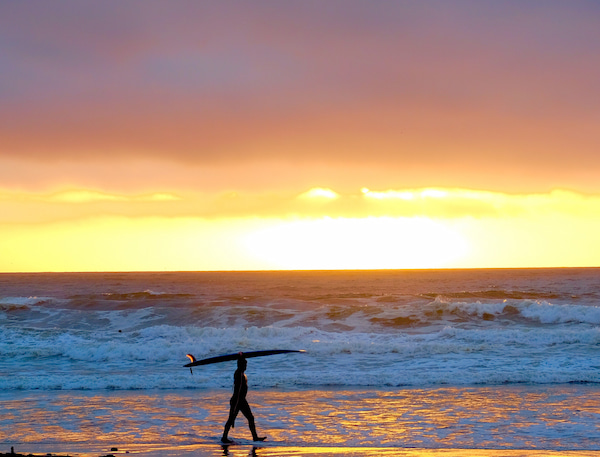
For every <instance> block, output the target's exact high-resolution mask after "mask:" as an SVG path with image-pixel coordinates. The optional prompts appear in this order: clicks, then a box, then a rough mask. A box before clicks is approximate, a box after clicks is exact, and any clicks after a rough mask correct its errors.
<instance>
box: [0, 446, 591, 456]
mask: <svg viewBox="0 0 600 457" xmlns="http://www.w3.org/2000/svg"><path fill="white" fill-rule="evenodd" d="M65 447H70V446H69V445H65ZM124 455H135V456H137V457H192V456H194V457H216V456H231V457H237V456H239V457H241V456H258V457H301V456H318V457H338V456H342V455H343V456H353V457H359V456H360V457H376V456H384V457H387V456H390V457H391V456H400V457H559V456H560V457H599V456H600V450H573V451H565V450H544V449H485V448H467V449H465V448H460V449H459V448H457V449H454V448H433V449H432V448H402V447H346V446H306V447H303V446H297V445H290V446H285V445H281V443H276V444H274V445H273V446H268V445H260V446H256V445H252V444H239V445H235V444H234V445H219V444H216V443H215V444H206V443H204V444H192V445H183V446H160V445H157V446H148V448H147V449H139V448H138V449H134V448H132V449H119V450H117V451H110V452H107V451H100V450H95V451H94V450H91V449H84V448H83V447H82V446H77V449H75V448H74V449H73V452H67V453H64V452H61V453H51V452H50V453H43V452H42V453H40V452H32V453H29V452H25V453H23V452H19V451H18V450H15V452H14V453H11V452H8V453H0V457H119V456H124Z"/></svg>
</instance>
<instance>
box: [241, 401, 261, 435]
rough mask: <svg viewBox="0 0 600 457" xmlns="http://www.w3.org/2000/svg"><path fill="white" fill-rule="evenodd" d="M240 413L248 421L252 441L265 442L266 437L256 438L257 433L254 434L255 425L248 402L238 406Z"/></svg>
mask: <svg viewBox="0 0 600 457" xmlns="http://www.w3.org/2000/svg"><path fill="white" fill-rule="evenodd" d="M240 411H241V412H242V414H243V415H244V416H246V419H248V427H249V428H250V432H251V433H252V439H253V440H254V441H264V440H266V439H267V437H266V436H258V433H256V423H255V422H254V415H253V414H252V410H251V409H250V405H249V404H248V402H243V403H242V404H241V405H240Z"/></svg>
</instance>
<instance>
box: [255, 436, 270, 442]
mask: <svg viewBox="0 0 600 457" xmlns="http://www.w3.org/2000/svg"><path fill="white" fill-rule="evenodd" d="M252 439H253V440H254V441H264V440H266V439H267V437H266V436H255V437H254V438H252Z"/></svg>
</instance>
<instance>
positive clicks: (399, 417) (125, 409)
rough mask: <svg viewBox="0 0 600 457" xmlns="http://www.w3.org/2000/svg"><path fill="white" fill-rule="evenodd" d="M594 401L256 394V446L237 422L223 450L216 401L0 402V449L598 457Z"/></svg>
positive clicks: (482, 390)
mask: <svg viewBox="0 0 600 457" xmlns="http://www.w3.org/2000/svg"><path fill="white" fill-rule="evenodd" d="M599 393H600V392H599V389H598V387H596V386H572V385H566V386H553V387H546V388H539V387H536V386H496V387H467V388H465V387H461V388H457V387H441V388H440V387H436V388H425V389H423V388H417V389H415V388H409V389H383V390H381V389H377V390H364V389H352V390H327V391H324V390H319V391H317V390H301V391H282V390H273V389H268V390H258V391H252V392H251V393H250V394H249V401H250V403H251V405H252V407H253V411H254V414H255V417H256V421H257V427H258V430H259V433H261V434H266V435H268V441H266V442H264V443H253V442H252V441H251V436H250V432H249V431H248V427H247V422H246V419H245V418H243V417H242V416H241V415H240V417H238V419H237V421H236V427H235V428H234V429H232V431H231V433H230V437H231V438H232V439H233V440H234V441H235V442H236V444H235V445H233V446H228V447H227V446H226V447H223V446H222V445H221V443H220V441H219V439H220V436H221V433H222V430H223V424H224V422H225V420H226V418H227V411H228V409H227V408H228V398H229V392H228V391H224V390H197V391H190V390H184V391H149V392H131V391H129V392H119V391H114V392H53V393H50V394H48V393H40V392H36V393H23V392H20V393H16V394H15V393H11V394H7V393H3V394H2V395H1V396H0V398H1V404H2V410H3V419H2V422H1V423H2V428H1V429H0V442H1V443H2V446H4V448H6V449H8V447H10V446H14V447H15V449H16V450H17V452H19V450H20V452H25V451H26V452H27V453H29V452H31V453H37V452H40V451H43V452H44V453H48V452H51V453H55V454H65V453H67V454H72V455H75V454H77V455H82V456H88V455H89V456H92V455H93V456H99V455H106V454H114V455H117V454H125V453H131V454H141V455H148V456H151V455H173V456H177V455H192V454H193V455H207V456H208V455H224V454H223V452H224V451H225V450H226V451H227V452H229V455H249V453H250V452H251V451H252V450H253V449H254V452H255V453H256V455H264V456H271V455H273V456H274V455H311V454H314V455H319V454H321V455H407V456H412V455H450V456H451V455H490V456H496V455H498V456H501V455H506V456H513V455H528V456H536V455H580V456H584V455H600V445H599V443H600V395H599ZM7 424H10V425H7ZM113 449H117V451H114V450H113ZM477 451H480V452H481V453H480V454H477ZM484 451H485V452H484Z"/></svg>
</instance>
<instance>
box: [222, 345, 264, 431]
mask: <svg viewBox="0 0 600 457" xmlns="http://www.w3.org/2000/svg"><path fill="white" fill-rule="evenodd" d="M247 364H248V363H247V362H246V359H245V358H244V357H243V355H241V354H240V357H239V358H238V361H237V370H235V373H234V374H233V395H232V396H231V400H229V404H230V405H231V407H230V409H229V419H227V423H226V424H225V430H223V437H222V438H221V441H222V442H223V443H231V440H230V439H229V438H228V437H227V435H228V433H229V429H230V428H231V427H234V423H235V418H236V417H237V414H238V413H239V412H240V411H241V412H242V414H243V415H244V416H246V419H248V427H250V431H251V432H252V439H253V440H254V441H264V440H265V439H266V438H267V437H266V436H258V434H257V433H256V425H255V423H254V416H253V415H252V411H251V410H250V405H249V404H248V401H247V400H246V394H247V393H248V378H246V374H245V373H244V371H246V366H247Z"/></svg>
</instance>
